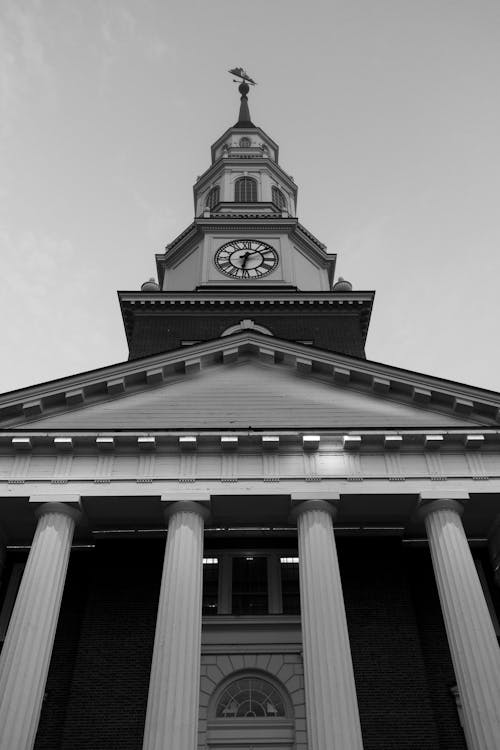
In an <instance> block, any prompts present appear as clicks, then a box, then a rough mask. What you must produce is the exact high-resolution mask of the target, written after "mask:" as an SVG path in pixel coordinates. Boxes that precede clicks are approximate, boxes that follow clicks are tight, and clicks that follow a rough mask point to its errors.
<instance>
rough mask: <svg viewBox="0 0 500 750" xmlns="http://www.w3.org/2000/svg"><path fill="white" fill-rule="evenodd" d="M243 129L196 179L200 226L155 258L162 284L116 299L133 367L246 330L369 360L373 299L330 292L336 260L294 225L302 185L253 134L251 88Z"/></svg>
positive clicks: (335, 287) (261, 135)
mask: <svg viewBox="0 0 500 750" xmlns="http://www.w3.org/2000/svg"><path fill="white" fill-rule="evenodd" d="M239 92H240V94H241V102H240V111H239V117H238V121H237V122H236V123H235V125H233V127H230V128H229V129H228V130H226V131H225V133H223V134H222V135H221V136H220V138H218V139H217V140H216V141H215V143H214V144H213V145H212V148H211V164H210V166H209V167H208V169H207V170H206V171H205V172H204V173H203V174H202V175H201V176H200V177H198V179H197V181H196V183H195V185H194V189H193V193H194V220H193V222H192V224H190V226H188V227H187V228H186V229H185V230H184V231H183V232H182V233H181V234H180V235H179V236H178V237H176V238H175V239H174V240H173V241H172V242H171V243H170V244H168V245H167V247H166V249H165V252H163V253H160V254H158V255H157V256H156V265H157V272H158V281H155V280H151V281H149V282H146V283H145V284H143V285H142V288H141V291H140V292H139V293H138V292H120V293H119V297H120V305H121V309H122V315H123V320H124V324H125V330H126V334H127V341H128V345H129V358H130V359H137V358H139V357H143V356H147V355H150V354H155V353H158V352H162V351H169V350H174V349H178V348H179V347H183V346H189V345H192V344H197V343H199V342H201V341H208V340H211V339H217V338H219V337H221V336H224V335H227V334H228V333H234V332H235V331H237V330H239V329H240V328H252V327H253V328H255V329H256V330H258V331H260V332H262V333H267V334H268V335H271V336H276V337H278V338H280V339H284V340H288V341H294V342H298V343H301V344H306V345H310V346H315V347H318V348H320V349H326V350H329V351H333V352H338V353H341V354H348V355H353V356H356V357H362V358H364V356H365V355H364V344H365V339H366V334H367V331H368V324H369V319H370V314H371V309H372V304H373V296H374V293H373V292H366V291H365V292H363V291H360V292H354V291H353V290H352V286H351V284H350V283H349V282H347V281H344V280H343V279H339V280H337V282H336V283H334V274H335V262H336V255H335V254H334V253H331V252H328V251H327V249H326V247H325V245H323V244H322V243H321V242H320V241H319V240H318V239H317V238H316V237H315V236H314V235H313V234H312V233H311V232H309V231H308V230H307V229H306V228H305V227H304V226H303V225H302V224H301V223H300V222H299V220H298V218H297V193H298V189H297V185H296V184H295V182H294V180H293V178H292V177H291V176H290V175H289V174H287V172H285V170H284V169H283V168H282V166H281V165H280V163H279V158H278V157H279V148H278V145H277V144H276V143H275V141H273V140H272V138H270V137H269V136H268V135H267V133H265V132H264V131H263V130H262V129H261V128H259V127H257V126H256V125H254V124H253V122H252V120H251V118H250V112H249V106H248V92H249V85H248V83H247V82H246V81H244V82H243V83H241V84H240V86H239Z"/></svg>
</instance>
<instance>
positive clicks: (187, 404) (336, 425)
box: [32, 357, 464, 430]
mask: <svg viewBox="0 0 500 750" xmlns="http://www.w3.org/2000/svg"><path fill="white" fill-rule="evenodd" d="M463 424H464V420H463V419H458V418H457V417H452V416H446V415H443V414H441V413H436V412H433V411H430V410H429V409H424V408H418V407H415V406H413V405H407V404H401V403H397V402H394V401H390V400H388V399H385V398H381V397H380V396H377V395H374V394H369V395H367V394H365V393H360V392H356V391H350V390H348V389H345V388H342V387H341V386H336V385H334V384H332V383H328V382H325V381H323V380H322V379H321V378H315V377H311V376H308V375H305V374H302V373H300V372H297V370H296V369H293V368H291V367H289V366H287V365H283V364H270V363H265V362H261V361H259V360H257V359H256V358H255V357H249V358H246V359H244V360H241V361H237V362H234V363H231V364H226V365H225V364H219V365H216V366H213V367H211V368H209V369H207V370H201V371H200V372H198V373H196V374H190V375H180V376H179V377H177V378H174V379H172V380H171V381H170V382H169V383H164V384H162V385H160V386H157V387H155V388H152V389H148V390H146V391H144V390H141V391H140V392H138V393H135V394H131V395H126V394H124V395H122V396H120V397H119V398H114V399H112V400H108V401H107V402H105V403H100V404H95V405H91V406H86V407H82V408H80V409H77V410H71V411H69V412H66V413H64V414H58V415H54V416H51V417H46V418H42V419H41V420H40V426H43V427H47V428H49V429H91V430H110V429H129V430H161V429H178V430H180V429H188V430H190V429H191V430H196V429H238V430H241V429H247V428H250V429H287V428H295V429H329V428H333V429H343V430H345V429H352V428H354V429H358V428H360V429H361V428H366V429H370V428H381V429H395V428H402V427H407V428H412V427H416V428H418V427H421V428H424V427H426V428H445V427H458V426H460V425H463ZM32 426H34V425H32Z"/></svg>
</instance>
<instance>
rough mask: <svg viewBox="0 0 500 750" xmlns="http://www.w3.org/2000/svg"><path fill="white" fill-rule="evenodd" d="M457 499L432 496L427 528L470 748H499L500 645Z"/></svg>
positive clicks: (425, 512) (425, 514)
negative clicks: (499, 645)
mask: <svg viewBox="0 0 500 750" xmlns="http://www.w3.org/2000/svg"><path fill="white" fill-rule="evenodd" d="M462 512H463V505H462V504H461V503H459V502H458V501H457V500H452V499H443V500H433V501H430V502H428V503H426V504H424V505H422V506H421V508H420V510H419V513H420V515H421V516H422V517H423V518H424V520H425V528H426V531H427V537H428V539H429V546H430V551H431V556H432V564H433V566H434V574H435V576H436V583H437V588H438V592H439V599H440V601H441V608H442V611H443V617H444V623H445V626H446V632H447V635H448V643H449V646H450V651H451V658H452V661H453V666H454V669H455V677H456V680H457V685H458V690H459V693H460V698H461V701H462V706H463V715H464V729H465V734H466V737H467V742H468V746H469V748H470V750H498V748H499V747H500V649H499V647H498V642H497V639H496V636H495V631H494V629H493V625H492V622H491V617H490V614H489V611H488V606H487V604H486V600H485V598H484V594H483V590H482V587H481V583H480V581H479V577H478V574H477V570H476V566H475V565H474V560H473V558H472V554H471V552H470V549H469V545H468V542H467V537H466V535H465V531H464V528H463V525H462V520H461V518H460V516H461V514H462Z"/></svg>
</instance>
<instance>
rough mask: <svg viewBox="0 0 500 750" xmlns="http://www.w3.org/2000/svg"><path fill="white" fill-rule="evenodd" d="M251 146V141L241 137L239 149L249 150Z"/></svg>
mask: <svg viewBox="0 0 500 750" xmlns="http://www.w3.org/2000/svg"><path fill="white" fill-rule="evenodd" d="M251 145H252V141H251V140H250V138H247V137H246V136H243V138H240V147H241V148H250V146H251Z"/></svg>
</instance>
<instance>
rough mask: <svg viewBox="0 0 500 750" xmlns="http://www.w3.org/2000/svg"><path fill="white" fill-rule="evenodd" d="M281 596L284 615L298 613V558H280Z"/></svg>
mask: <svg viewBox="0 0 500 750" xmlns="http://www.w3.org/2000/svg"><path fill="white" fill-rule="evenodd" d="M281 596H282V604H283V614H284V615H298V614H300V589H299V558H298V557H282V558H281Z"/></svg>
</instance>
